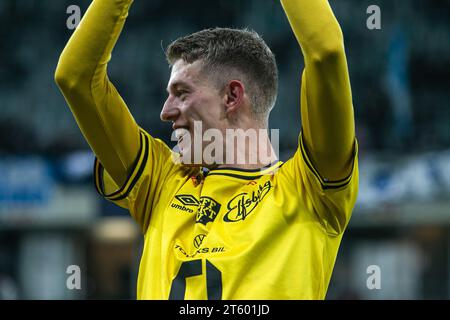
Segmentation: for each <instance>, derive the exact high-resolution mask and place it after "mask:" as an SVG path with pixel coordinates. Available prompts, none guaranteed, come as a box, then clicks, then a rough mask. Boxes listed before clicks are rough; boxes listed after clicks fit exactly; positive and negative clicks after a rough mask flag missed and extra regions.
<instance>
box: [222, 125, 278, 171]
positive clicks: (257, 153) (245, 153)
mask: <svg viewBox="0 0 450 320" xmlns="http://www.w3.org/2000/svg"><path fill="white" fill-rule="evenodd" d="M226 137H227V139H226V146H225V152H224V158H225V159H224V160H225V163H224V164H220V165H217V166H216V167H215V168H225V167H227V168H236V169H259V168H263V167H266V166H268V165H271V164H273V163H274V162H276V161H278V156H277V153H276V151H275V148H274V146H273V145H272V143H271V141H270V138H269V135H268V131H267V128H261V129H254V128H249V129H247V130H244V129H238V130H234V132H233V135H232V136H231V135H226ZM277 145H278V141H276V144H275V146H277Z"/></svg>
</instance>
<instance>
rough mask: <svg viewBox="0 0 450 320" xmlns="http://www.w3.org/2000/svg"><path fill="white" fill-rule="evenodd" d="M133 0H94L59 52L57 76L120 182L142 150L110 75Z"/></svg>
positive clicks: (93, 143) (89, 137)
mask: <svg viewBox="0 0 450 320" xmlns="http://www.w3.org/2000/svg"><path fill="white" fill-rule="evenodd" d="M131 3H132V0H94V1H93V2H92V4H91V6H90V7H89V9H88V11H87V12H86V14H85V16H84V18H83V20H82V21H81V23H80V25H79V26H78V28H77V30H76V31H75V32H74V34H73V35H72V37H71V38H70V40H69V42H68V43H67V46H66V47H65V49H64V51H63V53H62V54H61V57H60V60H59V63H58V67H57V70H56V73H55V79H56V82H57V84H58V86H59V87H60V89H61V91H62V93H63V95H64V97H65V98H66V101H67V102H68V104H69V106H70V108H71V111H72V113H73V114H74V116H75V119H76V121H77V123H78V125H79V127H80V129H81V131H82V132H83V135H84V136H85V138H86V140H87V141H88V143H89V145H90V146H91V148H92V149H93V151H94V152H95V154H96V155H97V157H98V158H99V160H100V161H101V163H102V164H103V166H104V167H105V168H106V169H107V171H108V172H109V173H110V175H111V176H112V177H113V178H114V180H116V182H117V183H118V184H119V185H120V184H121V183H122V182H124V181H125V179H126V177H127V174H128V172H129V171H130V170H131V169H132V168H131V167H132V164H133V163H134V160H135V157H136V155H137V153H138V150H139V128H138V126H137V124H136V123H135V121H134V119H133V118H132V116H131V114H130V113H129V111H128V108H127V107H126V105H125V103H124V102H123V100H122V98H121V97H120V95H119V94H118V92H117V90H116V89H115V88H114V86H113V85H112V84H111V83H110V81H109V80H108V77H107V72H106V71H107V64H108V62H109V59H110V56H111V52H112V49H113V47H114V45H115V44H116V41H117V39H118V37H119V35H120V32H121V30H122V28H123V25H124V23H125V19H126V17H127V15H128V9H129V7H130V5H131Z"/></svg>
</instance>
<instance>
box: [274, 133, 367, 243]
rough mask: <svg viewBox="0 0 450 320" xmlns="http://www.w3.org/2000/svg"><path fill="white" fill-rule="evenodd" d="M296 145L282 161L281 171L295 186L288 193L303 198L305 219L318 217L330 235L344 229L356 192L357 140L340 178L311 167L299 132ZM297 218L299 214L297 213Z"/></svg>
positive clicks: (289, 182) (341, 231)
mask: <svg viewBox="0 0 450 320" xmlns="http://www.w3.org/2000/svg"><path fill="white" fill-rule="evenodd" d="M298 140H299V147H298V149H297V151H296V152H295V154H294V156H293V157H292V158H291V159H289V160H288V161H287V162H286V163H284V165H283V167H282V168H281V170H280V171H281V173H282V174H283V176H284V177H285V179H286V180H287V181H288V185H292V186H293V187H294V188H292V190H295V192H294V194H292V196H295V197H301V198H302V199H303V200H304V205H305V208H306V210H305V211H302V212H301V214H302V215H308V218H307V219H306V220H313V221H318V222H319V223H320V224H321V225H322V226H323V228H324V230H325V231H326V232H327V233H328V234H331V235H340V234H342V233H343V232H344V230H345V228H346V227H347V225H348V222H349V220H350V217H351V215H352V211H353V208H354V206H355V203H356V199H357V196H358V185H359V170H358V144H357V141H356V140H355V141H354V153H353V154H352V159H351V163H352V167H351V170H350V173H349V174H348V175H347V176H346V177H344V178H342V179H340V180H335V181H333V180H328V179H325V178H323V177H322V176H321V175H320V173H319V172H318V171H317V169H316V168H315V167H314V165H313V163H312V161H311V159H310V157H309V156H308V153H307V151H306V148H305V143H304V136H303V134H302V133H300V135H299V138H298ZM298 218H301V217H298Z"/></svg>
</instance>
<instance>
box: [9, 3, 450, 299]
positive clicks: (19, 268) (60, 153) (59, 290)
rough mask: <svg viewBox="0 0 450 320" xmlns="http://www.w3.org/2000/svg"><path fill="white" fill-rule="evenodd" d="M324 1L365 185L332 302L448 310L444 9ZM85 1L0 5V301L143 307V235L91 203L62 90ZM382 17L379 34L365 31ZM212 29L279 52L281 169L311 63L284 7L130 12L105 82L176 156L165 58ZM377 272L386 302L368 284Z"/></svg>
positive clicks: (155, 6) (118, 214) (154, 7)
mask: <svg viewBox="0 0 450 320" xmlns="http://www.w3.org/2000/svg"><path fill="white" fill-rule="evenodd" d="M330 2H331V4H332V6H333V8H334V10H335V13H336V15H337V17H338V19H339V21H340V23H341V26H342V29H343V31H344V36H345V40H346V50H347V58H348V62H349V68H350V73H351V80H352V88H353V97H354V106H355V113H356V121H357V136H358V140H359V146H360V172H361V176H360V193H359V198H358V202H357V206H356V208H355V210H354V213H353V218H352V220H351V222H350V225H349V228H348V230H347V232H346V234H345V236H344V240H343V243H342V246H341V249H340V253H339V256H338V259H337V262H336V267H335V271H334V274H333V278H332V281H331V284H330V289H329V293H328V299H448V298H450V233H449V230H450V228H449V227H450V125H449V124H450V90H449V89H450V41H449V40H450V20H449V19H448V14H449V12H450V1H448V0H434V1H426V0H417V1H416V0H408V1H407V0H405V1H389V0H374V1H366V0H364V1H355V0H339V1H337V0H333V1H330ZM89 3H90V1H88V0H59V1H54V0H39V1H38V0H2V1H0V20H1V28H0V39H1V40H0V181H1V183H0V299H105V298H121V299H133V298H135V285H136V284H135V283H136V276H137V270H138V262H139V258H140V253H141V240H142V239H141V236H140V235H139V232H138V231H137V229H136V227H135V225H134V224H133V222H132V221H131V219H130V218H129V217H128V214H127V212H124V211H123V210H121V209H119V208H117V207H115V206H114V205H112V204H109V203H107V202H106V201H104V200H102V199H101V198H100V196H98V195H97V194H96V192H95V189H94V186H93V183H92V181H91V171H92V160H93V155H92V153H91V152H90V151H89V148H88V146H87V144H86V143H85V142H84V140H83V138H82V135H81V133H80V131H79V129H78V128H77V126H76V123H75V121H74V120H73V118H72V115H71V113H70V111H69V109H68V107H67V106H66V104H65V101H64V99H63V97H62V95H61V94H60V93H59V91H58V89H57V87H56V85H55V84H54V82H53V73H54V70H55V67H56V64H57V61H58V57H59V54H60V53H61V51H62V49H63V47H64V45H65V43H66V41H67V40H68V38H69V37H70V35H71V33H72V31H71V30H69V29H68V28H67V27H66V20H67V18H68V17H69V14H67V13H66V9H67V7H68V6H69V5H78V6H80V8H81V10H82V13H84V12H85V10H86V8H87V7H88V5H89ZM373 4H375V5H378V6H379V7H380V8H381V13H382V29H381V30H368V29H367V27H366V20H367V18H368V17H369V15H368V14H367V13H366V9H367V7H368V6H369V5H373ZM214 26H230V27H245V26H248V27H250V28H253V29H255V30H256V31H257V32H259V33H260V34H261V35H263V37H264V38H265V40H266V41H267V42H268V44H269V45H270V46H271V48H272V49H273V51H274V52H275V54H276V56H277V59H278V65H279V69H280V93H279V99H278V102H277V106H276V108H275V110H274V111H273V113H272V117H271V127H272V128H280V130H281V131H280V142H281V158H282V160H286V159H287V158H288V157H289V156H291V155H292V154H293V152H294V151H295V148H296V143H297V135H298V133H299V130H300V112H299V74H300V70H301V68H303V63H302V58H301V56H300V50H299V48H298V47H297V43H296V41H295V39H294V37H293V35H292V33H291V30H290V28H289V26H288V23H287V20H286V18H285V17H284V14H283V12H282V10H281V7H280V5H279V4H278V1H260V0H245V1H237V0H226V1H225V0H221V1H206V0H195V1H179V0H164V1H163V0H152V1H144V0H136V1H135V4H134V6H133V8H132V10H131V13H130V17H129V19H128V22H127V25H126V27H125V32H124V33H123V36H122V37H121V39H120V41H119V43H118V46H117V47H116V50H115V51H114V56H113V60H112V63H111V64H110V67H109V74H110V78H111V79H112V81H113V82H114V83H115V84H116V86H117V87H118V89H119V91H120V92H121V94H122V96H123V97H124V98H125V100H126V101H127V103H128V105H129V107H130V109H131V111H132V113H133V115H134V116H135V118H136V119H137V121H138V122H139V123H140V125H141V126H142V127H144V128H145V129H147V130H148V131H149V132H150V133H152V134H153V135H154V136H157V137H161V138H162V139H164V140H166V141H167V142H169V141H168V138H169V137H170V132H171V130H170V125H167V124H163V123H162V122H160V120H159V112H160V108H161V106H162V104H163V102H164V100H165V94H166V93H165V87H166V83H167V80H168V77H169V69H168V67H167V65H166V63H165V59H164V54H163V50H162V47H165V46H166V45H167V44H169V43H170V42H171V41H172V40H174V39H176V38H177V37H178V36H181V35H184V34H187V33H190V32H194V31H197V30H199V29H202V28H206V27H214ZM69 265H78V266H80V268H81V272H82V273H81V275H82V289H81V290H68V289H67V288H66V279H67V277H68V275H67V274H66V268H67V267H68V266H69ZM372 265H375V266H379V267H380V270H381V289H380V290H376V289H375V290H369V289H368V288H367V286H366V281H367V279H368V277H369V276H370V274H368V273H367V268H368V267H369V266H372Z"/></svg>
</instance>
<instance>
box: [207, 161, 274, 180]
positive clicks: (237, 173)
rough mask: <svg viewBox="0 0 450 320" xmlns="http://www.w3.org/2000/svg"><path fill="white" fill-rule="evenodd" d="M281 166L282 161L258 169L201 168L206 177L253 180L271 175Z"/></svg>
mask: <svg viewBox="0 0 450 320" xmlns="http://www.w3.org/2000/svg"><path fill="white" fill-rule="evenodd" d="M282 165H283V162H282V161H277V162H274V163H272V164H270V165H268V166H265V167H262V168H259V169H239V168H232V167H225V168H217V169H207V168H202V172H203V175H204V176H205V177H206V176H229V177H233V178H238V179H244V180H254V179H258V178H260V177H262V176H263V175H268V174H273V173H274V172H276V170H277V169H279V168H280V167H281V166H282Z"/></svg>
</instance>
